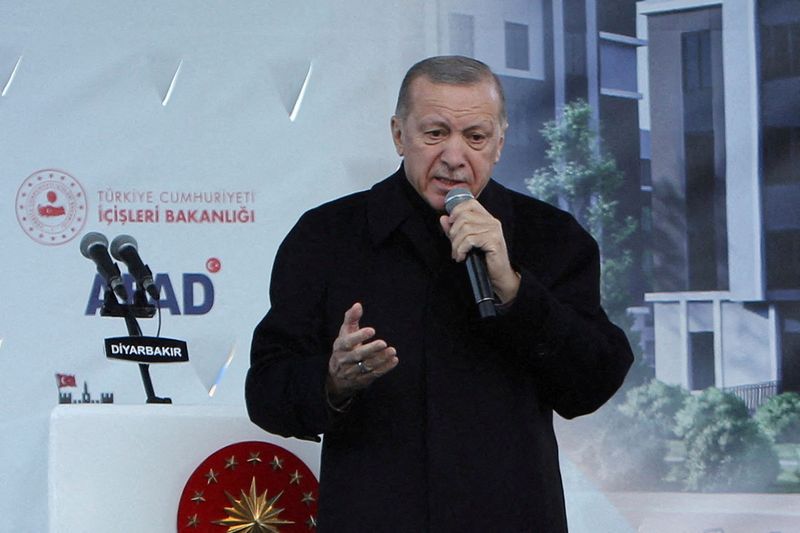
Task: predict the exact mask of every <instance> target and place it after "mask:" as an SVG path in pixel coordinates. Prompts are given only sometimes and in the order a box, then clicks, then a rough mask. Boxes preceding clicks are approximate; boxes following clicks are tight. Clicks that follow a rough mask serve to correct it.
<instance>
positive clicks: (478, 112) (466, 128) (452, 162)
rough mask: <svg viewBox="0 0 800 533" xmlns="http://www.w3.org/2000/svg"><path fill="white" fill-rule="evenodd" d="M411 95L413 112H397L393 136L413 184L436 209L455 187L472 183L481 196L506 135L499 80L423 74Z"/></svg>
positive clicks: (441, 206)
mask: <svg viewBox="0 0 800 533" xmlns="http://www.w3.org/2000/svg"><path fill="white" fill-rule="evenodd" d="M409 95H410V99H409V101H410V105H409V110H408V116H407V117H406V118H405V119H401V118H400V117H397V116H394V117H392V138H393V139H394V144H395V147H396V148H397V153H398V154H399V155H400V156H402V157H403V158H404V167H405V171H406V176H407V177H408V180H409V181H410V182H411V185H413V186H414V188H415V189H416V190H417V192H418V193H419V194H420V195H421V196H422V197H423V198H425V200H426V201H427V202H428V204H430V205H431V207H433V208H434V209H436V210H437V211H444V199H445V196H446V195H447V193H448V191H450V190H451V189H455V188H459V187H460V188H467V189H469V190H470V191H471V192H472V194H473V196H475V197H476V198H477V196H478V194H480V192H481V191H482V190H483V188H484V187H485V186H486V183H487V182H488V181H489V178H490V177H491V175H492V169H493V168H494V164H495V163H497V161H498V160H499V159H500V152H501V150H502V149H503V142H504V140H505V124H502V123H501V120H500V95H499V94H498V93H497V89H496V88H495V86H494V83H492V81H491V80H485V81H481V82H479V83H476V84H472V85H448V84H441V83H433V82H431V81H430V80H428V79H427V78H426V77H424V76H422V77H419V78H417V79H415V80H414V81H413V82H411V86H410V91H409Z"/></svg>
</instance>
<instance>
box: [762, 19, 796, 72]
mask: <svg viewBox="0 0 800 533" xmlns="http://www.w3.org/2000/svg"><path fill="white" fill-rule="evenodd" d="M761 58H762V74H763V76H764V79H765V80H774V79H779V78H792V77H795V76H800V22H793V23H790V24H778V25H765V26H762V27H761Z"/></svg>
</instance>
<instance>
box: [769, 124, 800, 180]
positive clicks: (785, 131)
mask: <svg viewBox="0 0 800 533" xmlns="http://www.w3.org/2000/svg"><path fill="white" fill-rule="evenodd" d="M763 151H764V181H765V183H766V184H767V185H777V184H786V183H798V182H800V128H770V127H766V128H764V136H763Z"/></svg>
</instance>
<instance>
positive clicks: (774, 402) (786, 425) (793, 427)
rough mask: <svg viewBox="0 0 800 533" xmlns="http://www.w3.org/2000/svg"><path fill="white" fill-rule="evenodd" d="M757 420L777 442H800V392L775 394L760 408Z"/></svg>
mask: <svg viewBox="0 0 800 533" xmlns="http://www.w3.org/2000/svg"><path fill="white" fill-rule="evenodd" d="M755 420H756V422H758V425H759V426H761V428H762V429H763V430H764V432H765V433H766V434H767V435H769V436H770V438H772V439H773V440H774V441H775V442H797V443H800V394H798V393H796V392H784V393H783V394H779V395H777V396H773V397H772V398H770V399H769V400H767V402H766V403H764V405H762V406H761V407H759V408H758V411H757V412H756V416H755Z"/></svg>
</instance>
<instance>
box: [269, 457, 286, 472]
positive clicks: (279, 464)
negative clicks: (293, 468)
mask: <svg viewBox="0 0 800 533" xmlns="http://www.w3.org/2000/svg"><path fill="white" fill-rule="evenodd" d="M269 464H271V465H272V469H273V470H280V469H282V468H283V459H280V458H279V457H278V456H277V455H276V456H275V457H273V458H272V461H270V463H269Z"/></svg>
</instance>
